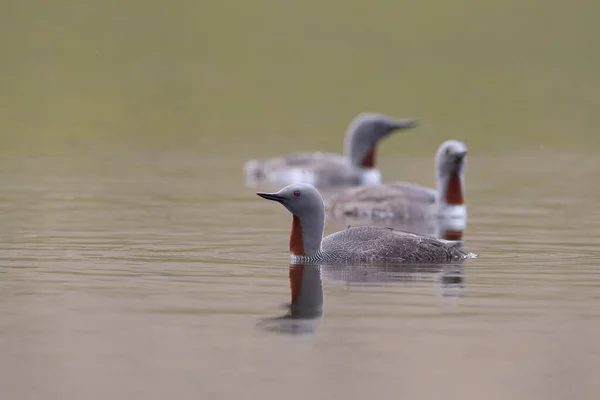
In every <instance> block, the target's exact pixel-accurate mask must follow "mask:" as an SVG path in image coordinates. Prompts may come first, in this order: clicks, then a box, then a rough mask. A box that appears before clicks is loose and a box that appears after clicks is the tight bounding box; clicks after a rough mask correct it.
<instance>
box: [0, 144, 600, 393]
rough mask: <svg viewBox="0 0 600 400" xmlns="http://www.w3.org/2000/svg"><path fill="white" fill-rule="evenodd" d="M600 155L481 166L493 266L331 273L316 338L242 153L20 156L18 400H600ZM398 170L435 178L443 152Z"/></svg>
mask: <svg viewBox="0 0 600 400" xmlns="http://www.w3.org/2000/svg"><path fill="white" fill-rule="evenodd" d="M596 159H597V155H590V156H585V155H583V154H569V153H555V152H554V153H551V152H544V151H539V152H532V153H528V154H518V155H506V156H498V157H478V156H477V155H472V156H471V157H470V159H469V170H468V172H467V179H468V185H467V201H468V202H469V207H470V208H469V212H470V220H469V224H468V226H467V229H466V231H465V245H466V246H467V247H468V249H469V250H471V251H474V252H476V253H478V254H479V258H478V259H475V260H467V261H466V262H465V264H464V265H463V266H462V269H459V270H455V271H451V274H450V278H448V277H446V278H444V273H443V271H440V270H427V269H425V270H420V269H418V268H417V269H411V268H405V269H400V270H393V269H389V268H388V269H385V268H380V269H376V268H374V269H372V270H364V269H362V270H352V269H347V270H336V269H330V270H327V271H325V272H324V273H323V281H322V291H323V296H324V305H323V310H324V313H323V317H322V318H321V319H319V320H317V321H312V322H309V325H310V326H309V328H307V329H306V330H308V331H312V332H313V333H312V334H308V335H299V336H298V335H289V334H285V333H282V332H285V331H286V330H285V329H281V327H280V326H278V325H277V326H275V327H273V324H274V322H272V321H269V320H268V319H269V318H271V317H277V316H280V315H283V314H285V310H284V309H283V308H282V307H283V305H284V304H286V303H289V301H290V292H289V290H290V289H289V287H290V285H289V280H288V265H287V255H286V250H287V248H286V245H287V234H288V232H289V224H290V217H289V215H288V214H287V211H285V210H284V209H283V208H282V207H281V206H279V205H277V204H273V203H270V202H267V201H264V200H262V199H260V198H258V197H257V196H256V195H254V192H253V190H251V189H247V188H245V187H244V185H243V181H242V174H241V165H242V163H243V161H244V159H243V158H233V157H232V158H210V157H198V156H196V155H195V154H193V152H190V151H183V150H182V151H171V150H170V151H156V152H150V151H148V152H144V151H139V150H137V151H136V150H131V149H129V151H123V152H121V153H115V151H114V149H113V150H111V152H105V151H103V150H96V151H89V152H88V153H86V154H81V155H80V156H71V157H31V158H23V157H15V158H5V159H4V160H3V161H2V168H1V171H2V175H1V179H2V182H3V189H2V195H1V198H0V205H1V207H2V213H1V217H0V218H1V220H0V221H1V224H2V233H1V236H0V240H1V242H2V244H3V246H2V247H3V250H2V252H1V253H0V254H1V258H0V265H1V269H0V272H1V274H0V279H1V280H0V283H1V287H2V291H1V297H2V299H1V301H0V314H1V315H2V323H1V324H0V327H1V330H2V331H1V332H2V333H1V336H0V338H1V339H0V352H1V354H3V356H2V361H1V365H2V369H3V371H4V372H3V374H2V378H1V386H0V387H2V393H3V398H19V399H29V398H32V399H33V398H52V399H54V398H56V399H58V398H66V397H70V398H72V397H76V398H94V399H95V398H156V399H159V398H165V397H167V396H170V395H173V394H177V396H179V397H181V398H198V397H202V398H205V397H207V398H208V397H210V398H233V397H237V396H248V395H250V397H252V398H259V397H260V398H281V397H284V396H285V397H292V398H304V397H306V396H312V397H315V398H325V397H331V396H335V397H338V396H355V397H358V396H360V397H366V396H371V397H373V396H374V397H376V398H393V397H396V396H397V394H402V395H403V396H406V397H409V398H433V397H438V396H445V397H450V398H465V397H468V398H471V397H472V398H480V397H485V398H498V399H500V398H509V397H512V398H556V399H562V398H586V399H587V398H589V399H592V398H595V396H596V394H597V393H598V390H599V389H600V387H599V386H598V381H597V379H596V371H597V370H598V368H599V367H600V347H599V346H598V334H600V311H599V309H598V303H599V301H600V294H599V287H600V272H599V270H598V268H599V265H598V264H599V257H598V254H599V252H598V245H597V243H598V239H599V238H600V223H599V221H600V219H599V212H598V209H597V207H596V201H595V199H596V197H597V196H598V194H599V193H598V190H597V188H596V187H595V185H594V184H593V183H594V182H595V178H596V177H597V176H598V173H600V166H599V165H598V163H597V162H596ZM382 164H383V167H385V168H386V171H392V172H391V173H386V176H387V177H389V179H402V178H403V177H405V176H407V175H410V176H412V177H414V180H416V181H419V182H421V183H424V184H427V183H430V182H431V178H430V175H433V173H432V171H431V169H432V164H433V159H432V156H429V157H405V158H402V159H399V158H390V159H384V160H382ZM214 171H219V175H218V177H219V179H215V176H214V175H213V174H214ZM393 171H396V172H393ZM402 171H411V172H410V174H408V173H407V172H402ZM414 171H417V172H416V173H415V172H414ZM328 228H330V229H329V230H332V229H334V227H332V224H329V226H328ZM452 277H455V278H454V279H452ZM315 279H316V278H314V276H313V281H314V280H315ZM311 285H312V288H311V289H309V290H312V291H314V292H318V290H319V287H318V285H317V283H314V282H313V283H311ZM315 285H317V286H315ZM265 320H267V322H265ZM278 328H279V329H278ZM288 331H289V330H288Z"/></svg>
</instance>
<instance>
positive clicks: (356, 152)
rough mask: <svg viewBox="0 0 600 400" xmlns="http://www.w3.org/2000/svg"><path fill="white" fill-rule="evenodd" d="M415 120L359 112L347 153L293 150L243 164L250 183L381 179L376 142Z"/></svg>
mask: <svg viewBox="0 0 600 400" xmlns="http://www.w3.org/2000/svg"><path fill="white" fill-rule="evenodd" d="M416 124H417V121H416V120H414V119H394V118H392V117H390V116H387V115H384V114H378V113H361V114H359V115H357V116H356V117H355V118H354V119H353V120H352V122H351V123H350V125H349V126H348V128H347V130H346V136H345V139H344V154H343V155H341V154H333V153H321V152H315V153H307V152H302V153H292V154H289V155H286V156H282V157H278V158H272V159H267V160H250V161H248V162H247V163H246V164H245V165H244V172H245V175H246V179H247V181H249V182H270V183H278V184H282V185H287V184H292V183H311V184H313V185H315V186H358V185H369V184H377V183H379V182H381V173H380V171H379V170H378V169H377V168H375V148H376V146H377V143H378V142H379V141H380V140H381V139H383V138H384V137H386V136H389V135H391V134H392V133H394V132H396V131H397V130H399V129H406V128H411V127H414V126H416Z"/></svg>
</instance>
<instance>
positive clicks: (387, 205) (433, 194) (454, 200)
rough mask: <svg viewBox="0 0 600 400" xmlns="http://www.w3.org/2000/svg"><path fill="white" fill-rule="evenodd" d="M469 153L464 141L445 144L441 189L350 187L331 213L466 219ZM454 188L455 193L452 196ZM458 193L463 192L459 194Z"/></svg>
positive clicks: (332, 203) (439, 161) (439, 163)
mask: <svg viewBox="0 0 600 400" xmlns="http://www.w3.org/2000/svg"><path fill="white" fill-rule="evenodd" d="M466 154H467V147H466V146H465V145H464V143H462V142H458V141H456V140H448V141H446V142H444V143H442V144H441V146H440V147H439V148H438V151H437V154H436V181H437V190H435V189H432V188H428V187H424V186H421V185H417V184H414V183H408V182H395V183H386V184H378V185H369V186H365V187H357V188H349V189H347V190H344V191H342V192H341V193H338V194H336V195H334V196H332V197H331V198H330V199H329V200H328V202H327V212H328V214H329V215H330V216H331V217H333V218H340V217H366V218H373V219H394V220H399V221H410V220H420V219H430V218H433V217H439V216H448V215H453V216H454V217H459V218H466V207H465V206H464V204H463V194H462V192H463V191H464V174H465V166H466ZM451 189H453V190H454V192H452V193H450V190H451ZM455 192H460V193H459V194H458V195H457V194H456V193H455ZM448 194H452V196H450V197H449V196H448ZM458 196H460V197H458Z"/></svg>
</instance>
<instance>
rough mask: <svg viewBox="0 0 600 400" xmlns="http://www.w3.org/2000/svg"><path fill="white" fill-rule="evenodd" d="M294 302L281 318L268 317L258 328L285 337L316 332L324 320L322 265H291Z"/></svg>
mask: <svg viewBox="0 0 600 400" xmlns="http://www.w3.org/2000/svg"><path fill="white" fill-rule="evenodd" d="M289 276H290V294H291V302H290V303H289V304H286V308H287V309H288V312H287V313H286V314H284V315H282V316H278V317H273V318H266V319H263V320H261V321H259V323H258V326H259V328H261V329H264V330H266V331H272V332H277V333H283V334H292V335H297V334H306V333H314V332H315V331H316V330H317V328H318V326H319V323H320V320H321V318H322V317H323V280H322V278H321V267H320V266H319V265H302V264H290V267H289Z"/></svg>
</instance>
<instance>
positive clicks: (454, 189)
mask: <svg viewBox="0 0 600 400" xmlns="http://www.w3.org/2000/svg"><path fill="white" fill-rule="evenodd" d="M446 204H448V205H451V206H460V205H462V204H464V201H463V193H462V187H461V185H460V177H459V176H458V174H457V173H454V174H452V175H450V179H449V180H448V187H447V188H446Z"/></svg>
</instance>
